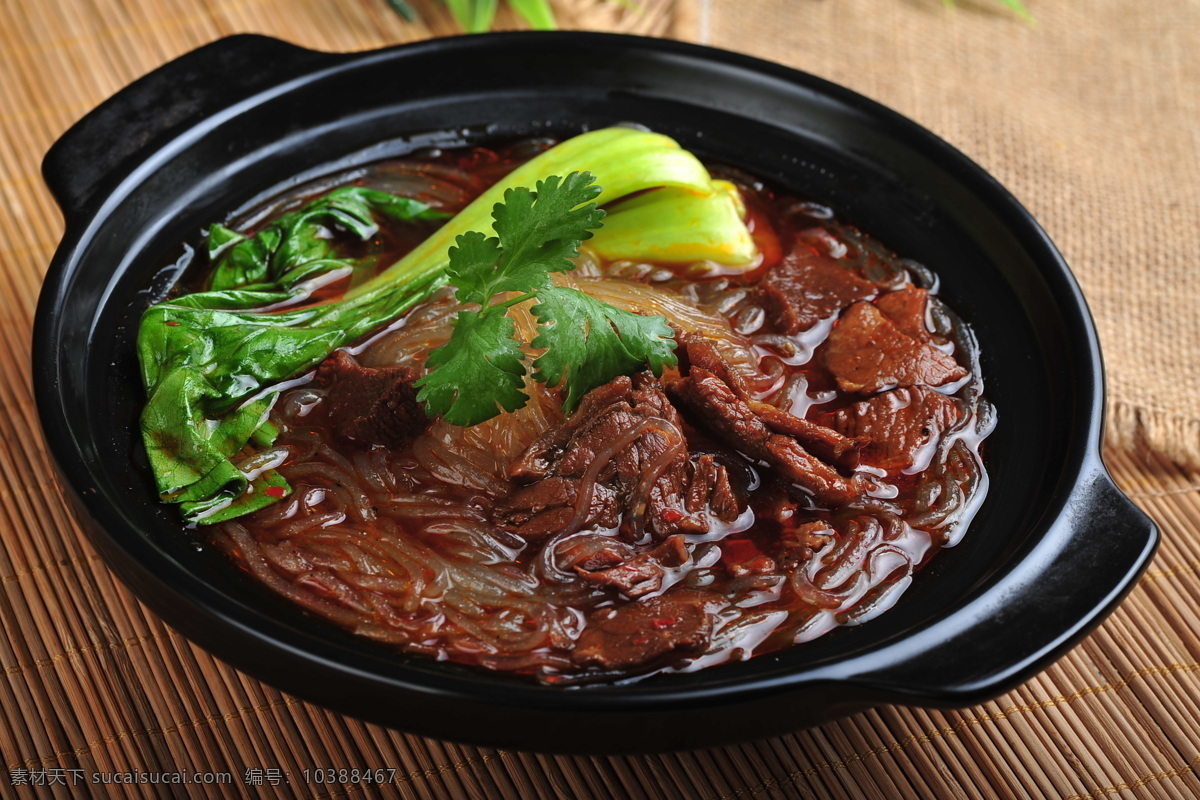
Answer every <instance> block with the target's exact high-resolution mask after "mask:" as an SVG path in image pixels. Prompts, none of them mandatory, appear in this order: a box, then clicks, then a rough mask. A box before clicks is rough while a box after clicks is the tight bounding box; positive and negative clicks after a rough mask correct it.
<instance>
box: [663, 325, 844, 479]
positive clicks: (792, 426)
mask: <svg viewBox="0 0 1200 800" xmlns="http://www.w3.org/2000/svg"><path fill="white" fill-rule="evenodd" d="M677 338H680V345H681V346H680V347H679V349H678V350H677V351H676V352H677V353H679V354H680V372H682V373H684V374H687V372H688V371H689V370H690V369H691V368H692V367H693V366H695V367H697V368H700V369H703V370H706V371H708V372H710V373H712V374H713V375H714V376H716V377H717V378H718V379H719V380H721V381H722V382H724V383H725V385H726V386H728V387H729V388H730V389H732V390H733V392H734V394H736V395H737V397H738V398H739V399H740V400H742V401H743V402H745V403H746V405H748V406H749V407H750V410H751V411H753V412H754V413H755V414H756V415H758V416H759V417H760V418H761V419H762V421H763V422H765V423H766V425H767V427H768V428H770V429H771V430H773V431H775V432H776V433H782V434H784V435H785V436H791V437H793V438H794V439H796V440H797V441H798V442H800V444H801V445H803V446H804V448H805V449H806V450H808V451H809V452H810V453H812V454H814V455H816V456H817V457H818V458H821V459H823V460H825V461H828V462H829V463H830V464H833V465H835V466H837V467H840V468H842V469H845V470H852V469H854V468H855V467H856V466H858V449H859V442H858V441H857V440H854V439H850V438H847V437H845V436H843V435H842V434H840V433H838V432H837V431H835V430H833V429H831V428H828V427H825V426H824V425H818V424H817V423H815V422H810V421H808V420H806V419H804V418H803V417H797V416H795V415H794V414H789V413H788V412H786V411H784V410H782V409H779V408H776V407H775V406H772V405H770V404H768V403H762V402H759V401H757V400H755V399H753V398H752V397H751V396H750V391H749V389H748V387H747V386H746V381H745V380H744V379H743V378H742V376H741V375H739V374H738V373H737V371H736V370H735V369H734V368H733V367H732V365H730V364H729V362H727V361H726V360H725V358H724V357H723V356H722V355H721V353H720V351H719V350H717V345H716V343H715V342H714V341H713V340H712V339H709V338H708V337H706V336H702V335H700V334H696V333H691V334H684V335H683V336H682V337H677ZM701 427H702V426H701Z"/></svg>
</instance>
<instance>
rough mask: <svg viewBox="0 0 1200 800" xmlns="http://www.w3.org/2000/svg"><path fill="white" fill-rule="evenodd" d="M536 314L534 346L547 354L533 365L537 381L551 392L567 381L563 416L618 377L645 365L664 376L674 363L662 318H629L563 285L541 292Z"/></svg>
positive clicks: (671, 336) (668, 331) (668, 330)
mask: <svg viewBox="0 0 1200 800" xmlns="http://www.w3.org/2000/svg"><path fill="white" fill-rule="evenodd" d="M533 315H534V316H535V317H537V319H538V335H537V337H536V338H535V339H534V340H533V342H532V345H533V346H534V347H538V348H545V351H546V352H544V353H542V355H541V356H539V357H538V358H537V359H536V360H535V361H534V362H533V366H534V368H535V370H536V372H535V373H534V376H533V377H534V378H535V379H536V380H538V381H541V382H542V383H545V384H546V385H547V386H549V387H551V388H553V387H555V386H558V385H559V383H561V382H563V381H564V380H565V381H566V389H567V399H566V402H565V403H564V404H563V411H564V412H567V413H569V412H570V411H571V410H573V409H574V408H575V406H576V405H577V404H578V403H579V400H580V398H582V397H583V396H584V395H585V394H587V393H588V392H590V391H591V390H592V389H595V388H596V387H597V386H603V385H604V384H606V383H608V382H609V381H611V380H612V379H613V378H615V377H617V376H618V375H628V374H629V373H631V372H636V371H637V370H639V369H641V368H642V367H643V366H644V365H647V364H648V365H649V366H650V369H651V370H653V371H654V374H655V375H661V374H662V370H663V367H664V366H667V367H673V366H675V364H676V358H675V353H674V350H675V339H674V332H673V331H672V330H671V326H670V325H668V324H667V321H666V319H664V318H663V317H657V316H655V317H651V316H642V315H641V314H631V313H630V312H628V311H624V310H622V309H619V308H616V307H615V306H611V305H609V304H608V303H605V302H603V301H601V300H597V299H596V298H594V297H592V296H591V295H589V294H585V293H584V292H581V291H578V290H577V289H568V288H565V287H561V286H551V287H547V288H545V289H541V290H540V291H539V292H538V304H537V305H536V306H534V307H533Z"/></svg>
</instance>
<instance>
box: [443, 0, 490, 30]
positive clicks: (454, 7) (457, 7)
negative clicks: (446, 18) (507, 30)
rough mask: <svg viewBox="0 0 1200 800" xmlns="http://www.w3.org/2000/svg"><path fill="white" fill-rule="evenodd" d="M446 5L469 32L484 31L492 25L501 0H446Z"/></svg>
mask: <svg viewBox="0 0 1200 800" xmlns="http://www.w3.org/2000/svg"><path fill="white" fill-rule="evenodd" d="M445 3H446V7H447V8H449V9H450V13H451V14H453V15H454V18H455V19H456V20H458V24H459V25H460V26H461V27H462V29H463V30H464V31H466V32H467V33H483V32H484V31H486V30H488V29H489V28H491V27H492V20H493V19H495V17H496V6H497V5H498V3H499V0H445Z"/></svg>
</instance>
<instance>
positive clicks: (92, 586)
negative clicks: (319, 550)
mask: <svg viewBox="0 0 1200 800" xmlns="http://www.w3.org/2000/svg"><path fill="white" fill-rule="evenodd" d="M783 1H785V2H796V5H797V7H799V6H804V7H806V8H807V7H808V6H809V5H810V4H809V3H807V2H800V0H783ZM640 2H641V4H642V6H643V7H644V9H645V10H644V11H643V12H642V13H640V14H639V13H636V12H630V11H628V10H626V9H623V8H621V7H619V6H614V5H612V4H605V5H603V6H597V5H595V4H594V3H591V2H580V3H576V4H571V5H570V7H566V5H564V6H563V8H562V10H563V11H564V12H565V13H564V14H563V18H564V19H565V20H566V21H568V22H569V23H570V24H572V25H574V26H587V27H597V28H608V29H622V30H635V31H639V32H645V33H652V34H674V35H683V36H693V35H695V34H697V32H699V33H700V34H701V35H702V34H703V33H704V31H705V30H707V29H709V28H707V27H706V26H710V25H711V22H712V12H713V8H712V7H711V6H710V5H709V4H707V3H701V2H699V0H697V3H696V4H693V3H692V2H691V0H680V1H679V2H678V3H673V2H670V1H669V0H659V1H658V2H654V1H653V0H640ZM718 2H721V3H723V0H718ZM893 2H894V3H895V5H896V8H898V9H900V11H898V12H897V13H910V12H912V11H913V8H914V7H916V6H920V5H921V4H920V3H918V2H916V0H913V2H907V3H906V2H904V0H878V5H879V7H880V9H881V12H882V10H883V9H886V8H887V6H888V4H889V3H893ZM420 5H421V7H422V8H423V9H424V10H425V11H426V12H427V13H426V17H425V18H426V20H427V24H423V25H414V26H406V25H403V24H401V23H400V22H399V21H398V20H396V19H395V18H394V17H393V16H392V15H391V13H390V12H389V11H388V10H387V8H386V7H385V6H384V5H383V2H382V0H206V1H205V2H195V3H189V2H184V1H183V0H64V2H60V3H58V4H53V5H48V4H38V5H33V4H29V5H23V4H20V3H19V0H6V2H5V3H3V4H0V132H2V135H0V199H2V201H3V205H2V206H0V341H2V345H0V628H2V630H3V633H2V634H0V670H3V674H4V677H3V680H0V756H2V758H0V761H2V762H3V768H4V773H3V774H0V796H2V797H10V796H12V797H28V796H35V795H36V796H47V797H77V796H112V797H168V796H171V797H173V796H181V797H199V798H203V797H224V796H232V797H239V796H247V797H260V796H261V797H281V798H286V797H295V796H306V797H343V796H347V797H349V796H354V797H357V796H369V797H374V796H401V797H422V798H423V797H472V798H491V797H502V798H530V797H564V798H608V797H634V798H639V797H650V798H666V797H686V798H704V799H705V800H708V799H711V800H717V799H718V798H720V799H721V800H733V799H734V798H751V797H759V796H765V797H821V798H824V797H830V798H848V799H851V800H856V799H857V798H910V797H911V798H975V797H1004V798H1010V797H1011V798H1020V797H1054V798H1068V799H1069V800H1084V798H1102V797H1139V798H1140V797H1154V798H1157V797H1163V798H1196V797H1200V777H1198V776H1197V774H1196V771H1195V770H1196V767H1197V765H1200V618H1198V614H1197V611H1196V609H1197V601H1198V600H1200V583H1198V581H1197V577H1196V575H1197V569H1198V568H1200V474H1197V473H1195V472H1188V471H1185V470H1182V469H1180V468H1178V467H1176V466H1174V465H1173V464H1172V463H1171V462H1169V461H1167V460H1166V459H1164V458H1162V457H1159V456H1153V455H1144V454H1143V455H1137V454H1134V453H1133V452H1130V451H1124V450H1120V451H1119V450H1110V451H1109V453H1108V461H1109V464H1110V466H1111V467H1112V468H1113V471H1114V473H1115V474H1116V477H1117V479H1118V481H1119V482H1120V483H1121V484H1122V486H1124V487H1125V488H1126V489H1127V490H1128V491H1129V492H1130V494H1131V495H1132V496H1133V497H1134V499H1135V500H1136V501H1137V502H1138V503H1139V504H1140V505H1141V506H1142V507H1143V508H1145V509H1146V510H1147V511H1148V512H1149V513H1150V514H1151V515H1152V516H1153V517H1154V518H1155V520H1157V521H1158V523H1159V524H1160V525H1161V526H1162V529H1163V534H1164V541H1163V545H1162V548H1161V550H1160V552H1159V555H1158V557H1157V558H1156V560H1155V562H1154V564H1153V565H1152V567H1151V569H1150V571H1149V572H1148V573H1147V575H1146V576H1145V577H1144V578H1143V579H1142V580H1141V582H1140V583H1139V584H1138V585H1137V587H1136V588H1135V589H1134V590H1133V592H1132V594H1131V595H1130V597H1129V598H1128V600H1127V601H1126V602H1125V603H1124V604H1123V605H1122V606H1121V607H1120V608H1119V609H1118V610H1117V612H1116V613H1115V614H1114V615H1113V616H1112V617H1111V618H1110V619H1109V620H1108V621H1107V622H1106V623H1105V624H1104V625H1103V626H1102V627H1101V628H1100V629H1099V631H1098V632H1097V633H1095V634H1094V635H1093V636H1091V637H1090V638H1089V639H1088V640H1087V641H1086V642H1084V643H1083V644H1082V645H1080V646H1079V647H1077V648H1075V649H1074V650H1073V651H1072V652H1070V653H1069V654H1068V655H1067V656H1066V657H1065V658H1064V659H1063V660H1062V661H1060V662H1059V663H1058V664H1056V665H1054V666H1053V667H1051V668H1050V669H1049V670H1047V671H1046V672H1045V673H1043V674H1042V675H1039V676H1038V677H1036V678H1034V679H1033V680H1031V681H1030V682H1028V683H1027V684H1025V685H1024V686H1021V687H1020V688H1018V689H1016V690H1015V691H1013V692H1011V693H1009V694H1008V695H1006V696H1004V697H1002V698H1000V699H998V700H996V701H995V702H991V703H986V704H983V705H981V706H978V707H976V708H971V709H967V710H963V711H957V712H938V711H925V710H911V709H901V708H890V707H889V708H881V709H877V710H874V711H870V712H867V713H863V714H859V715H857V716H854V717H850V718H847V719H844V720H840V721H838V722H834V723H830V724H827V725H824V726H821V727H819V728H815V729H812V730H807V731H802V732H800V733H796V734H794V735H790V736H784V737H780V738H776V739H769V740H763V741H759V742H754V743H751V744H746V745H738V746H733V747H725V748H717V749H711V750H704V751H697V752H690V753H679V754H668V755H657V756H647V757H619V758H601V757H551V756H541V755H530V754H521V753H514V752H505V751H496V750H489V749H484V748H477V747H468V746H460V745H455V744H448V743H443V742H437V741H432V740H427V739H421V738H417V737H413V736H408V735H405V734H401V733H396V732H394V731H389V730H385V729H382V728H379V727H376V726H372V725H366V724H363V723H360V722H358V721H356V720H353V719H349V718H346V717H342V716H339V715H337V714H332V713H330V712H327V711H325V710H323V709H320V708H317V707H314V706H311V705H309V704H307V703H304V702H301V701H299V700H297V699H295V698H292V697H289V696H286V695H283V694H281V693H279V692H277V691H275V690H274V689H272V688H270V687H268V686H265V685H263V684H261V683H259V682H257V681H255V680H253V679H251V678H249V677H247V676H245V675H242V674H240V673H238V672H237V671H235V670H233V669H231V668H230V667H228V666H226V665H224V664H222V663H221V662H219V661H216V660H215V659H213V658H212V657H210V656H209V655H208V654H207V653H205V652H203V651H201V650H199V649H198V648H196V647H193V646H192V645H191V644H189V643H188V642H187V641H186V640H185V639H183V638H182V637H180V636H179V635H178V634H176V633H174V632H173V631H171V630H170V629H168V628H166V627H165V626H164V625H163V624H162V623H161V622H160V621H159V620H158V619H157V618H155V617H154V616H153V615H151V614H150V613H149V612H148V611H146V610H145V609H144V608H143V607H142V606H140V605H139V604H138V603H137V601H135V600H134V599H133V598H132V596H131V595H130V594H129V593H128V592H126V591H125V589H124V588H123V587H122V586H121V585H120V584H118V583H117V582H116V581H115V579H114V578H113V577H112V575H111V574H110V573H109V572H108V571H107V569H106V568H105V567H104V565H103V563H101V562H100V560H99V557H98V556H97V555H96V554H95V552H94V551H93V550H92V549H91V547H90V546H89V545H88V544H87V542H86V541H85V540H84V539H83V538H82V537H81V535H80V531H79V530H78V528H77V527H76V525H75V524H74V522H73V520H72V519H71V517H70V515H69V514H68V513H67V512H66V510H65V509H64V504H63V500H62V498H61V496H60V494H59V492H58V489H57V487H56V485H55V483H54V481H53V479H52V477H51V472H50V467H49V463H48V461H47V456H46V453H45V450H44V446H43V442H42V440H41V437H40V435H39V433H38V423H37V416H36V412H35V410H34V406H33V401H32V392H31V386H30V376H29V363H28V361H29V356H28V353H29V344H30V328H31V324H32V317H33V311H34V306H35V303H36V298H37V293H38V289H39V286H40V282H41V277H42V275H43V273H44V271H45V268H46V265H47V263H48V262H49V259H50V256H51V254H52V253H53V250H54V247H55V245H56V243H57V241H58V237H59V235H60V233H61V222H60V215H59V214H58V211H57V209H56V208H55V206H54V204H53V202H52V201H51V200H50V198H49V196H48V194H47V192H46V190H45V188H44V187H43V186H42V183H41V180H40V177H39V174H38V165H39V162H40V159H41V156H42V154H43V153H44V152H45V150H46V148H47V147H48V146H49V145H50V143H51V142H52V141H53V140H54V139H55V138H56V137H57V136H58V135H59V134H60V133H61V132H62V131H63V130H65V129H66V128H67V127H68V126H69V125H70V123H71V122H73V121H74V120H75V119H77V118H78V117H79V116H81V115H82V114H83V113H85V112H86V111H87V110H88V109H90V108H92V107H93V106H94V105H95V104H96V103H98V102H99V101H101V100H102V99H104V98H105V97H107V96H108V95H110V94H112V93H113V92H115V91H116V90H117V89H119V88H120V87H121V86H123V85H125V84H126V83H128V82H129V81H130V80H132V79H133V78H135V77H137V76H139V75H141V74H143V73H145V72H147V71H149V70H151V69H153V68H154V67H155V66H157V65H159V64H161V63H162V62H164V61H166V60H168V59H170V58H172V57H174V56H176V55H178V54H180V53H183V52H185V51H187V50H190V49H192V48H194V47H197V46H199V45H200V44H203V43H204V42H207V41H210V40H212V39H214V38H217V37H219V36H221V35H225V34H229V33H234V32H242V31H254V32H262V33H268V34H270V35H274V36H278V37H281V38H284V39H287V40H289V41H293V42H296V43H298V44H301V45H306V46H311V47H319V48H323V49H330V50H352V49H362V48H368V47H376V46H380V45H384V44H388V43H394V42H398V41H404V40H408V39H413V38H418V37H422V36H428V35H436V34H438V33H444V32H446V31H447V30H449V28H448V23H447V20H446V18H445V16H444V15H439V14H438V13H437V12H436V10H435V9H434V8H433V6H432V4H430V3H423V4H420ZM730 5H732V4H730ZM751 5H753V3H751ZM829 5H830V4H824V5H823V6H822V7H827V6H829ZM814 7H815V6H814ZM930 8H932V9H934V10H937V9H938V8H939V6H938V4H937V3H933V4H932V5H931V6H929V7H926V8H922V9H921V13H932V12H931V11H930ZM980 13H982V12H980ZM506 21H511V20H508V19H507V18H506ZM745 49H750V50H753V47H752V46H749V45H748V46H746V48H745ZM316 768H334V769H340V768H345V769H362V768H371V769H384V770H387V769H393V770H395V772H394V778H393V782H392V783H390V784H388V785H387V786H386V787H379V786H373V785H369V784H363V783H351V784H346V785H330V784H324V785H322V784H319V783H309V784H306V783H305V782H304V780H303V773H304V770H305V769H309V770H312V769H316ZM181 771H187V772H189V773H193V774H195V773H202V772H210V771H211V772H214V773H225V774H227V775H228V779H229V783H225V784H222V785H219V786H208V785H198V784H192V785H188V786H177V787H170V788H166V787H162V786H152V785H147V784H135V785H111V786H105V785H84V784H83V783H79V781H80V780H83V781H91V780H94V779H96V778H95V776H97V775H104V774H108V775H112V774H114V773H119V772H146V773H151V772H156V773H175V772H181ZM284 773H286V774H287V775H288V776H290V780H291V782H290V783H286V784H285V783H283V774H284ZM22 784H34V785H29V786H22ZM72 784H74V785H72Z"/></svg>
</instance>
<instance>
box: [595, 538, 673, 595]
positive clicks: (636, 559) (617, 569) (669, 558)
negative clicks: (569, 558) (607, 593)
mask: <svg viewBox="0 0 1200 800" xmlns="http://www.w3.org/2000/svg"><path fill="white" fill-rule="evenodd" d="M600 552H602V553H605V554H608V553H611V551H608V550H603V551H600ZM689 557H690V556H689V553H688V549H687V542H686V541H684V538H683V537H682V536H679V535H675V536H671V537H668V538H667V540H666V541H664V542H662V543H661V544H659V545H658V546H657V547H654V548H652V549H650V550H648V551H644V552H641V553H639V554H637V555H635V556H632V557H630V558H626V559H624V560H622V561H619V562H618V563H616V564H611V565H607V564H606V565H604V566H599V567H593V566H592V564H594V563H595V562H596V558H595V556H593V557H592V558H591V559H590V560H589V561H588V562H585V563H583V564H580V565H578V566H576V567H575V572H576V574H577V575H579V577H581V578H583V579H584V580H586V581H588V582H590V583H597V584H600V585H601V586H608V587H611V588H614V589H616V590H617V591H619V592H620V593H621V594H623V595H625V596H626V597H629V598H632V599H637V598H639V597H642V596H643V595H647V594H650V593H651V592H657V591H658V590H659V589H661V588H662V585H663V577H664V576H665V575H666V569H665V568H673V567H678V566H681V565H683V564H686V563H687V560H688V558H689Z"/></svg>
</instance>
